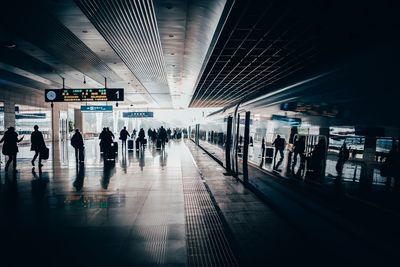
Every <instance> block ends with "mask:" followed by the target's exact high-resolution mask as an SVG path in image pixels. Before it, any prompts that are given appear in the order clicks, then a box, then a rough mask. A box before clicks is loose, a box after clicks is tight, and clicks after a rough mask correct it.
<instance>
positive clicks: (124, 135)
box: [119, 126, 130, 149]
mask: <svg viewBox="0 0 400 267" xmlns="http://www.w3.org/2000/svg"><path fill="white" fill-rule="evenodd" d="M128 136H129V137H130V135H129V133H128V131H127V130H126V126H124V129H122V130H121V132H120V133H119V139H120V140H121V141H122V149H124V146H125V149H126V139H128Z"/></svg>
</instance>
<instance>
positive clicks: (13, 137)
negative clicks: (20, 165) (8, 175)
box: [0, 127, 24, 172]
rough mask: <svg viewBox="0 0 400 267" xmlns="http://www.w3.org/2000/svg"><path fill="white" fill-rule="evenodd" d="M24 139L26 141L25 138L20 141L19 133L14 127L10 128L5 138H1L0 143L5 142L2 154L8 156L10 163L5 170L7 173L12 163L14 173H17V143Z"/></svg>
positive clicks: (5, 133) (8, 162)
mask: <svg viewBox="0 0 400 267" xmlns="http://www.w3.org/2000/svg"><path fill="white" fill-rule="evenodd" d="M22 139H24V137H23V136H22V137H21V138H20V139H18V133H16V132H15V128H14V127H8V130H7V131H6V132H4V136H3V138H1V140H0V143H3V142H4V145H3V150H2V153H3V155H6V156H8V161H7V163H6V166H5V168H4V169H5V171H8V167H9V166H10V164H11V162H13V169H14V172H17V153H18V145H17V143H19V142H21V141H22Z"/></svg>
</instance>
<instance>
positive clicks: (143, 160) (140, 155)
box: [139, 150, 145, 171]
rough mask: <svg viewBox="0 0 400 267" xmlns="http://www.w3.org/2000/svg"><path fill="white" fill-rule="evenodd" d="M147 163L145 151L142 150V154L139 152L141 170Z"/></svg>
mask: <svg viewBox="0 0 400 267" xmlns="http://www.w3.org/2000/svg"><path fill="white" fill-rule="evenodd" d="M144 165H145V158H144V151H143V150H140V154H139V167H140V170H141V171H143V167H144Z"/></svg>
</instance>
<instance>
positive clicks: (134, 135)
mask: <svg viewBox="0 0 400 267" xmlns="http://www.w3.org/2000/svg"><path fill="white" fill-rule="evenodd" d="M131 137H132V139H135V138H136V129H133V131H132V135H131Z"/></svg>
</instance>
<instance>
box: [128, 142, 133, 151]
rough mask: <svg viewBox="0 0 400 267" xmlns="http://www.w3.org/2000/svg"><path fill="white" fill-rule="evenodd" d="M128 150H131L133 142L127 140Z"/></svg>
mask: <svg viewBox="0 0 400 267" xmlns="http://www.w3.org/2000/svg"><path fill="white" fill-rule="evenodd" d="M128 150H133V140H128Z"/></svg>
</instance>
